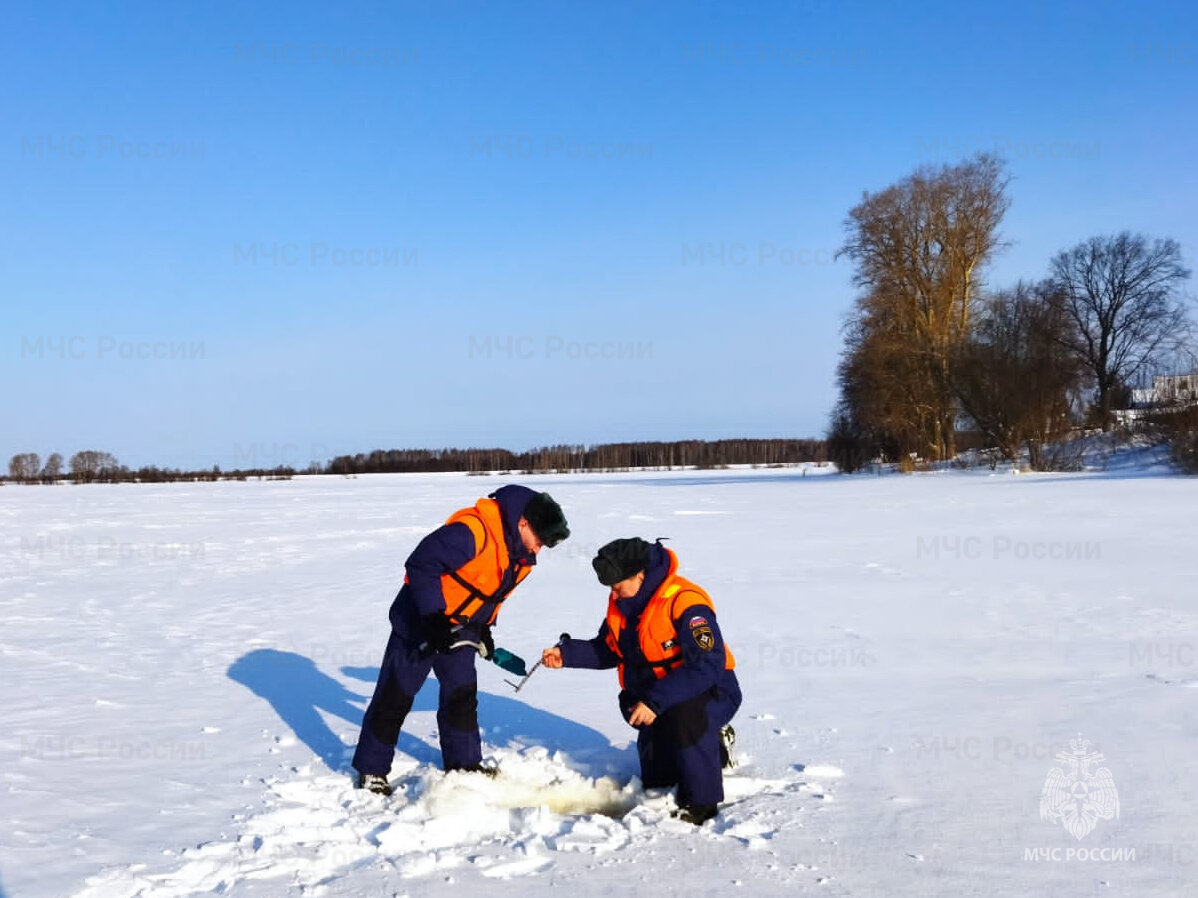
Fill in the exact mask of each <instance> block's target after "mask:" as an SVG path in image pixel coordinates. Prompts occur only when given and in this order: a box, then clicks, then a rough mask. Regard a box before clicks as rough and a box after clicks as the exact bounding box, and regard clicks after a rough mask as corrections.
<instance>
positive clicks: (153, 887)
mask: <svg viewBox="0 0 1198 898" xmlns="http://www.w3.org/2000/svg"><path fill="white" fill-rule="evenodd" d="M825 470H826V469H825ZM811 473H812V474H814V473H816V471H815V470H812V471H811ZM515 479H518V478H499V477H489V478H475V477H460V476H448V477H447V476H437V475H429V476H424V475H409V476H376V477H362V478H358V479H355V480H343V479H336V478H312V479H303V480H296V481H291V482H262V483H255V482H249V483H220V484H196V485H188V484H174V485H163V486H150V485H145V486H138V485H125V486H119V487H105V486H92V487H59V488H22V489H18V488H12V489H8V488H6V489H4V490H3V491H0V522H2V526H3V540H2V542H0V566H2V567H0V572H2V574H3V585H2V586H0V607H2V608H3V621H4V625H3V629H2V631H0V684H2V685H0V700H2V702H3V707H4V708H5V724H6V725H5V728H4V731H3V734H2V735H0V782H2V783H3V790H4V810H5V816H6V818H7V820H8V824H9V825H8V826H7V827H5V829H4V830H3V831H0V883H2V884H3V886H2V887H3V888H6V889H7V890H8V893H9V894H10V895H12V896H14V898H25V896H31V898H43V896H55V895H89V896H107V895H113V896H119V895H161V896H168V895H171V896H174V895H189V894H206V893H213V892H220V893H222V894H227V895H280V894H296V895H298V894H325V895H333V896H339V895H363V896H365V895H380V894H384V895H390V894H405V893H407V894H430V893H439V892H442V891H444V892H448V891H449V889H448V888H447V886H446V884H447V883H448V882H449V881H450V880H452V881H454V882H455V883H459V884H473V885H472V886H471V887H472V888H478V889H484V890H486V891H485V892H484V894H493V893H494V894H508V893H511V894H515V893H517V892H519V893H520V894H522V895H536V894H540V893H548V892H549V891H550V890H553V891H557V890H560V889H561V888H567V889H570V890H571V891H572V892H574V893H575V894H577V895H590V894H608V893H611V892H616V891H620V890H630V889H641V888H646V887H652V888H654V889H655V890H656V891H658V892H663V893H665V894H675V893H676V894H696V893H699V894H714V893H718V892H722V891H725V890H727V889H728V888H732V887H734V886H733V883H737V882H739V883H740V884H742V885H743V886H744V887H745V888H746V889H751V890H753V891H754V892H756V893H762V894H796V893H797V894H805V893H808V892H810V893H816V892H818V893H820V894H833V895H840V894H843V895H849V894H851V895H881V894H887V895H899V894H903V895H908V894H909V895H960V894H976V895H996V894H1012V895H1014V894H1054V895H1089V894H1094V893H1095V892H1096V891H1098V890H1100V888H1101V890H1102V891H1103V893H1108V892H1109V893H1112V894H1129V895H1137V896H1140V895H1175V894H1184V893H1185V892H1186V890H1187V889H1189V888H1190V887H1191V886H1192V884H1193V882H1194V881H1195V880H1196V879H1198V815H1195V813H1194V812H1193V810H1192V808H1193V806H1194V800H1193V799H1194V797H1195V795H1194V793H1195V783H1196V777H1195V773H1198V763H1196V762H1195V760H1194V751H1193V746H1194V744H1195V737H1196V736H1198V717H1196V715H1195V713H1194V708H1195V703H1196V702H1198V689H1194V688H1189V687H1193V686H1195V685H1198V657H1195V647H1196V644H1198V626H1196V625H1198V590H1196V589H1195V588H1194V586H1193V584H1194V583H1195V582H1198V557H1195V553H1194V552H1193V548H1192V543H1193V533H1194V528H1193V520H1192V519H1193V511H1194V508H1195V507H1196V503H1195V499H1198V482H1195V481H1193V480H1185V479H1182V478H1177V477H1166V476H1144V471H1143V470H1142V469H1140V468H1131V469H1124V468H1122V467H1121V468H1119V470H1117V471H1116V470H1112V471H1111V472H1109V473H1107V474H1104V475H1096V474H1082V475H1032V476H1019V477H1012V476H1010V475H1001V476H987V475H986V474H984V473H979V472H970V473H940V474H935V475H929V476H915V477H880V478H879V477H854V478H841V477H826V476H803V472H802V471H796V470H786V469H782V470H768V469H767V470H758V471H711V472H673V473H658V474H612V475H581V476H553V477H537V478H530V480H529V482H530V483H534V484H535V485H537V486H539V487H541V488H544V489H548V490H550V491H551V492H553V494H554V495H555V496H556V497H557V498H558V499H559V501H561V502H562V504H563V506H564V507H565V508H566V510H567V512H568V514H569V516H570V519H571V524H572V529H573V531H574V534H575V535H574V537H573V538H572V539H571V540H570V541H568V542H567V543H565V544H564V545H563V546H561V547H560V548H558V549H556V550H552V551H548V552H546V553H545V554H544V555H543V556H542V563H541V565H539V569H538V570H537V571H536V572H535V574H534V576H533V577H532V578H531V579H530V580H529V581H528V583H527V584H525V585H524V586H523V587H521V590H520V591H519V592H518V593H517V594H516V596H515V597H514V598H513V599H512V601H511V603H510V604H509V607H508V608H507V609H506V610H505V612H504V616H503V618H502V619H501V626H500V627H499V628H498V629H497V631H496V635H497V638H498V640H499V642H500V643H501V644H504V645H506V646H507V647H508V648H510V649H512V650H513V651H516V652H517V653H519V654H522V655H524V656H525V657H526V658H532V657H535V656H536V654H537V653H538V652H539V650H540V648H541V647H543V646H544V645H548V644H549V643H551V642H552V641H553V640H554V639H555V638H556V635H557V633H559V632H560V631H562V630H569V631H570V632H573V633H575V634H582V633H587V632H591V631H593V630H594V628H595V627H597V626H598V623H599V620H600V617H601V615H602V612H603V606H604V599H605V595H604V590H603V589H602V588H601V587H599V586H598V585H597V584H596V583H595V582H594V577H593V575H592V573H591V571H590V566H589V560H590V557H591V556H592V554H593V553H594V551H595V549H596V548H597V547H598V546H599V545H601V544H602V543H603V542H605V541H607V540H608V539H611V538H614V537H616V536H627V535H633V534H638V535H642V536H645V537H647V538H654V537H657V536H669V537H671V543H670V545H671V547H672V548H674V549H675V550H676V551H677V552H678V553H679V556H680V558H681V561H682V565H683V570H684V572H685V573H687V574H688V575H689V576H691V577H693V578H694V579H696V580H697V581H699V582H700V583H702V584H704V585H705V586H707V587H708V588H709V589H710V590H711V592H712V594H713V597H714V598H715V601H716V603H717V609H718V612H719V615H720V620H721V624H722V627H723V629H724V631H725V633H726V635H727V637H728V639H729V641H730V643H731V645H732V647H733V650H734V651H735V652H736V655H737V658H738V663H739V669H740V674H741V681H742V685H743V686H744V689H745V705H744V707H743V708H742V710H741V713H740V715H739V717H738V719H737V721H736V726H737V729H738V732H739V733H740V749H741V751H742V753H743V755H744V756H745V763H744V764H743V766H742V767H741V768H739V769H738V770H737V771H736V772H735V773H734V774H733V775H732V776H731V777H729V780H728V791H729V800H730V804H729V806H728V807H727V808H726V810H725V811H724V813H723V814H722V816H721V818H720V819H719V820H717V821H716V823H715V825H714V826H711V825H709V826H708V827H705V828H704V830H703V831H702V832H699V833H696V832H692V831H690V829H689V828H688V827H686V826H684V825H681V824H677V823H675V822H674V821H671V820H669V817H668V810H669V799H668V798H667V797H665V796H662V795H658V794H650V795H647V796H646V795H644V794H643V793H642V791H641V790H640V787H639V783H638V782H637V781H636V779H635V774H636V761H635V754H634V752H633V751H632V750H631V748H630V739H631V736H632V731H631V730H629V729H628V728H627V727H626V726H625V724H624V723H623V721H622V720H621V719H620V717H619V714H618V711H617V710H616V708H615V700H614V699H615V692H616V685H615V677H614V674H612V673H610V672H608V673H590V672H583V671H541V672H538V673H537V675H536V676H535V677H534V679H533V680H531V681H530V683H529V685H528V686H527V687H526V688H525V689H524V690H523V691H521V693H520V694H519V696H518V697H517V696H514V695H513V693H512V691H511V689H510V688H509V687H508V686H506V685H505V684H504V683H503V675H502V673H501V672H500V671H498V670H497V669H495V668H488V667H480V688H481V691H482V693H483V694H482V695H481V696H480V705H481V709H480V716H481V719H482V722H483V725H484V728H485V738H486V743H487V751H488V753H489V754H491V755H492V756H494V757H495V758H497V759H498V760H499V761H500V762H501V763H502V765H503V767H504V770H505V776H504V777H503V778H502V779H501V780H499V781H496V782H494V783H492V782H490V781H485V782H483V783H476V782H473V781H470V780H469V778H465V781H463V778H462V777H460V776H457V775H455V776H450V777H446V776H444V775H443V774H441V773H439V772H438V771H436V770H435V769H433V767H434V765H435V763H436V761H437V760H438V752H437V749H436V744H437V742H436V737H435V729H436V721H435V715H434V713H433V708H434V707H435V702H436V696H435V688H436V684H435V683H432V682H430V684H429V685H428V687H427V688H426V690H425V691H424V692H423V693H422V694H421V696H420V697H419V698H418V701H417V705H416V709H415V710H414V712H413V714H412V716H411V718H410V725H409V727H408V728H407V731H406V732H405V733H404V734H403V737H402V738H401V742H400V746H399V749H400V753H399V754H398V755H397V765H396V770H395V772H394V778H395V780H396V781H397V785H398V787H399V788H398V790H397V794H396V796H395V798H394V799H393V800H392V803H391V804H390V805H386V806H384V805H383V804H382V803H380V802H379V801H378V800H377V799H375V798H374V797H373V796H367V795H363V794H361V793H355V792H354V791H353V790H351V789H350V788H349V781H348V779H347V778H346V776H345V775H344V773H343V771H344V767H345V763H346V757H347V749H349V748H350V747H352V743H353V741H354V738H355V737H356V730H357V722H358V721H359V720H360V716H361V711H362V706H363V704H364V701H365V699H366V698H367V697H368V696H369V693H370V689H371V686H372V684H373V680H374V675H375V672H376V671H377V665H378V661H379V658H380V657H381V653H382V648H383V644H384V641H385V627H386V607H387V605H388V603H389V602H390V599H391V597H392V595H393V594H394V590H395V588H396V586H397V583H398V577H399V574H400V570H401V565H402V562H403V559H404V557H405V556H406V554H407V552H408V551H409V550H410V549H411V547H412V546H413V545H414V544H415V542H416V540H418V539H419V538H420V536H421V535H422V534H423V533H424V532H426V531H427V530H428V529H429V528H430V527H432V526H434V525H436V524H437V523H439V522H440V521H442V520H443V519H444V517H445V516H446V515H448V513H449V512H450V511H452V510H453V509H454V508H457V507H459V506H460V505H463V504H467V503H469V502H471V501H473V499H474V498H475V496H476V495H477V494H478V493H480V492H484V491H488V490H491V489H494V488H496V487H497V486H499V485H501V484H502V483H504V482H508V481H509V480H515ZM1079 733H1080V734H1081V735H1082V736H1083V737H1084V738H1086V739H1088V740H1090V741H1091V742H1092V743H1093V744H1094V745H1095V746H1096V747H1097V748H1098V749H1099V750H1100V751H1101V752H1102V754H1103V755H1104V756H1105V761H1104V762H1102V763H1103V764H1104V765H1105V766H1106V767H1107V768H1108V769H1109V770H1110V771H1111V773H1112V776H1113V779H1114V783H1115V785H1116V787H1117V788H1118V791H1119V798H1120V814H1119V817H1118V818H1117V819H1110V820H1099V821H1098V822H1097V823H1096V825H1095V827H1094V829H1093V831H1092V832H1090V833H1089V834H1088V835H1086V836H1085V838H1084V839H1082V840H1078V839H1075V838H1074V837H1073V836H1071V835H1069V834H1068V833H1067V832H1066V831H1065V830H1064V828H1062V827H1061V826H1060V825H1057V824H1053V823H1051V822H1048V821H1044V820H1041V817H1040V810H1039V808H1040V797H1041V791H1042V789H1043V787H1044V784H1045V779H1046V776H1047V775H1048V773H1049V771H1050V770H1051V769H1052V768H1054V767H1060V766H1062V763H1063V762H1061V761H1058V760H1056V755H1057V754H1058V753H1061V752H1068V751H1069V750H1070V746H1069V741H1070V740H1071V739H1074V738H1075V737H1076V736H1077V735H1078V734H1079ZM550 784H553V787H552V788H549V785H550ZM626 806H631V807H632V810H631V812H630V813H627V814H624V815H623V816H619V815H620V814H621V812H622V811H623V810H624V809H625V807H626ZM1070 851H1072V854H1067V852H1070ZM1083 851H1084V852H1085V854H1084V857H1085V859H1084V860H1083V859H1082V857H1083V854H1082V852H1083ZM1133 851H1134V860H1130V859H1129V855H1130V853H1131V852H1133ZM1091 852H1093V853H1094V855H1095V856H1096V859H1094V860H1091V859H1090V853H1091ZM1104 858H1105V859H1104ZM1103 882H1106V883H1109V884H1110V889H1109V890H1108V889H1105V888H1102V887H1101V886H1100V884H1101V883H1103Z"/></svg>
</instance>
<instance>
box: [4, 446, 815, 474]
mask: <svg viewBox="0 0 1198 898" xmlns="http://www.w3.org/2000/svg"><path fill="white" fill-rule="evenodd" d="M827 458H828V455H827V449H826V446H825V444H824V442H823V441H822V440H816V439H735V440H680V441H675V442H639V443H607V444H600V445H596V446H584V445H559V446H546V447H542V448H538V449H532V450H529V451H527V452H519V453H517V452H512V451H511V450H508V449H390V450H383V449H376V450H374V451H373V452H369V453H358V454H356V455H340V456H337V457H336V458H333V459H332V460H330V461H329V462H328V463H327V464H325V465H320V464H316V463H314V464H312V465H310V466H308V467H307V468H304V469H300V470H296V469H295V468H292V467H290V466H287V465H280V466H277V467H274V468H253V469H249V470H242V469H239V470H234V471H222V470H221V469H220V468H219V467H213V468H212V469H210V470H204V471H182V470H179V469H174V468H159V467H157V466H146V467H141V468H129V467H127V466H125V465H122V464H121V463H120V462H119V461H118V460H117V459H116V457H115V456H114V455H112V454H111V453H109V452H100V451H95V450H85V451H83V452H77V453H75V454H74V455H72V456H71V458H70V462H69V470H68V469H67V468H66V467H64V462H63V457H62V455H60V454H59V453H57V452H55V453H53V454H51V455H50V457H49V458H48V459H47V460H46V463H45V464H44V465H43V464H42V462H41V458H40V456H39V455H38V454H37V453H34V452H25V453H19V454H17V455H14V456H13V457H12V458H11V459H10V460H9V463H8V477H7V478H5V479H7V480H9V481H13V482H17V483H58V482H60V481H70V482H73V483H166V482H173V481H190V482H197V481H217V480H246V479H249V478H258V479H263V478H266V479H290V478H292V477H295V476H300V475H315V474H338V475H342V476H355V475H358V474H402V473H446V472H457V473H466V474H484V473H490V472H492V471H499V472H504V473H511V472H519V473H521V474H542V473H561V472H588V471H626V470H631V469H633V468H652V469H659V470H672V469H676V468H683V469H685V468H701V469H713V468H724V467H728V466H729V465H755V466H759V467H769V466H783V465H795V464H801V463H803V462H825V461H827Z"/></svg>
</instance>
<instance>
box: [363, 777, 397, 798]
mask: <svg viewBox="0 0 1198 898" xmlns="http://www.w3.org/2000/svg"><path fill="white" fill-rule="evenodd" d="M357 788H359V789H365V790H367V791H368V792H373V793H374V794H375V795H390V794H391V786H390V784H388V782H387V778H386V777H385V776H379V775H378V774H377V773H359V774H358V785H357Z"/></svg>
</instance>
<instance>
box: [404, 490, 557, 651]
mask: <svg viewBox="0 0 1198 898" xmlns="http://www.w3.org/2000/svg"><path fill="white" fill-rule="evenodd" d="M534 495H536V493H535V491H533V490H530V489H529V488H528V487H525V486H518V485H516V484H510V485H508V486H505V487H501V488H500V489H498V490H496V491H495V492H493V493H491V495H490V497H489V498H492V499H494V500H495V501H496V502H498V503H499V513H500V517H501V518H502V519H503V535H504V538H505V540H506V541H507V549H508V555H509V561H508V569H507V572H506V573H505V574H504V577H503V583H502V587H501V589H503V588H510V587H511V585H512V584H513V583H514V582H515V579H516V568H517V566H523V567H532V566H533V565H535V564H536V563H537V558H536V555H534V554H533V553H532V552H529V551H528V550H527V549H525V548H524V542H523V541H522V540H521V539H520V532H519V528H518V526H517V525H518V524H519V522H520V518H521V517H522V516H523V514H524V508H525V506H527V505H528V500H529V499H531V498H532V497H533V496H534ZM475 554H476V553H475V545H474V534H473V533H471V532H470V528H469V527H467V526H466V525H465V524H461V523H457V524H444V525H442V526H440V527H438V528H437V529H436V530H434V531H433V532H432V533H430V534H429V535H428V536H426V537H425V538H424V539H422V540H421V541H420V543H419V544H418V545H417V546H416V548H415V549H414V550H413V551H412V554H411V555H409V556H408V560H407V562H406V563H405V565H404V567H405V570H406V571H407V582H406V583H405V584H404V585H403V587H402V588H401V589H400V590H399V595H397V596H396V597H395V601H394V602H392V603H391V611H390V615H389V616H390V618H391V626H392V628H394V630H395V632H396V633H398V634H399V635H400V636H401V637H402V638H404V639H405V640H406V641H408V642H409V643H411V644H413V645H415V644H419V643H421V642H423V641H424V628H423V626H422V624H421V623H420V619H421V618H422V617H424V616H425V615H426V614H436V613H437V612H444V611H445V596H444V595H443V594H442V593H441V576H442V575H443V574H447V573H449V572H450V571H456V570H457V569H458V568H460V567H461V566H462V565H464V564H465V563H466V562H468V561H469V560H470V559H472V558H473V557H474V556H475ZM494 607H495V604H494V603H490V604H487V605H484V606H483V607H482V608H481V609H479V611H478V612H477V613H476V614H475V615H474V617H475V619H476V620H477V621H479V623H478V624H476V625H474V626H473V627H472V629H473V630H474V631H475V632H476V634H477V632H478V631H479V630H480V629H481V625H482V623H484V622H485V621H487V620H488V619H489V618H490V616H491V609H492V608H494Z"/></svg>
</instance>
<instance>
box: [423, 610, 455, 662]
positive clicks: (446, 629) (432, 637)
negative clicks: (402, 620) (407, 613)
mask: <svg viewBox="0 0 1198 898" xmlns="http://www.w3.org/2000/svg"><path fill="white" fill-rule="evenodd" d="M420 622H421V624H423V625H424V641H425V642H426V643H428V647H429V649H430V650H431V651H433V652H436V653H437V654H444V653H446V652H448V651H449V647H450V646H451V645H452V644H453V622H452V621H450V619H449V618H448V617H446V616H445V615H444V614H441V613H440V612H436V613H435V614H426V615H425V616H424V617H422V618H421V619H420Z"/></svg>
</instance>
